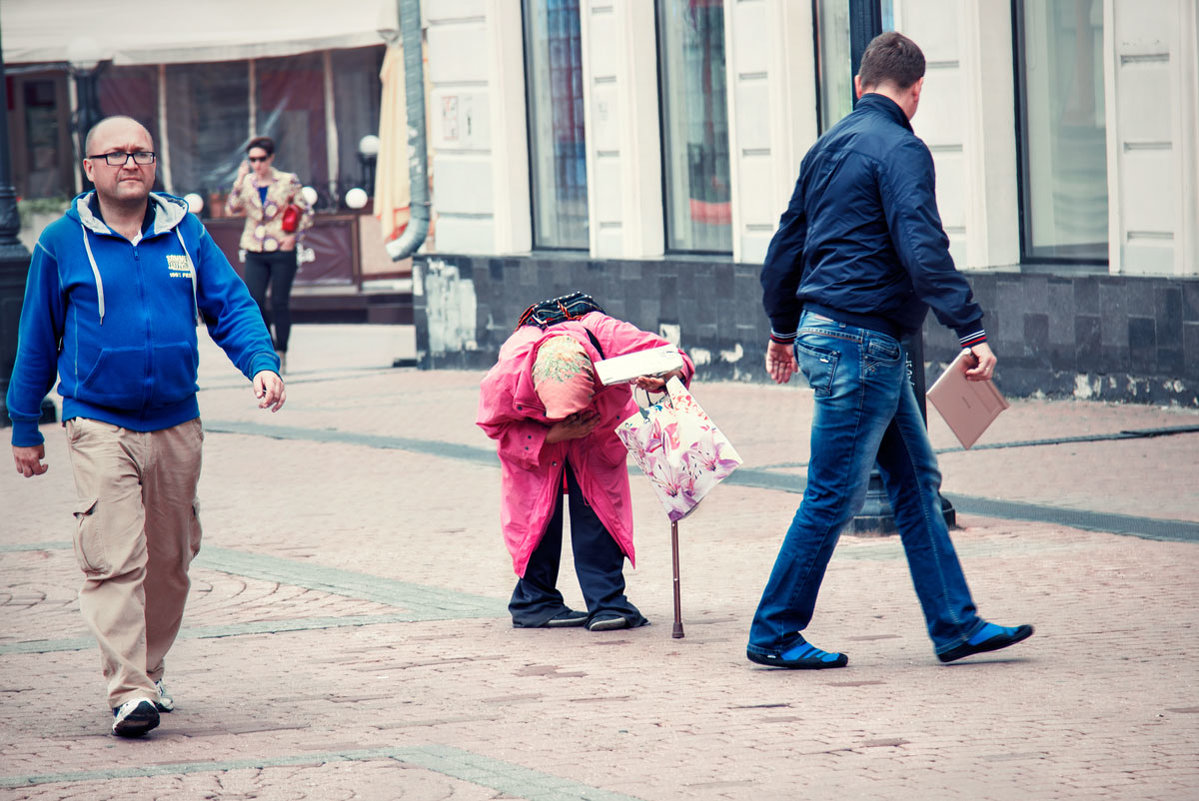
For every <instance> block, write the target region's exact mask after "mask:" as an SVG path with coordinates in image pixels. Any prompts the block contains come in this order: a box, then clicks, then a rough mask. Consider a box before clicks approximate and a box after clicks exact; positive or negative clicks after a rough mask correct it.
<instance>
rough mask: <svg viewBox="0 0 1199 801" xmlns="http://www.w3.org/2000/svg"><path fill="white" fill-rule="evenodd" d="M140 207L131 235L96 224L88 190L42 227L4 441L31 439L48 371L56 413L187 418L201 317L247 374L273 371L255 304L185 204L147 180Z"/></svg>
mask: <svg viewBox="0 0 1199 801" xmlns="http://www.w3.org/2000/svg"><path fill="white" fill-rule="evenodd" d="M147 218H148V220H149V224H148V226H147V227H145V228H144V229H143V234H142V238H141V240H140V241H139V242H138V243H137V244H136V245H135V244H133V243H131V242H130V241H129V240H128V239H126V238H125V237H123V236H121V235H120V234H118V233H116V232H114V231H113V230H112V229H110V228H109V227H108V226H107V225H105V223H104V221H103V220H102V219H101V218H100V215H99V205H98V202H97V201H96V198H95V193H94V192H88V193H85V194H82V195H80V196H78V197H76V198H75V200H74V201H73V202H72V203H71V208H70V209H69V210H68V211H67V213H66V214H65V215H64V216H63V217H62V218H60V219H58V220H56V221H55V222H53V223H51V224H50V225H49V226H47V227H46V229H45V230H44V231H43V232H42V235H41V237H40V238H39V239H38V242H37V245H36V246H35V247H34V251H33V258H32V260H31V261H30V264H29V278H28V281H27V283H26V285H25V302H24V306H23V307H22V309H21V327H20V337H19V341H18V344H17V358H16V363H15V365H14V366H13V373H12V379H11V380H10V382H9V385H8V397H7V400H8V415H9V417H10V418H12V423H13V429H12V444H13V445H15V446H21V447H29V446H35V445H39V444H41V443H42V441H43V437H42V434H41V432H40V431H38V427H37V424H38V419H39V417H40V413H41V409H40V406H41V402H42V399H43V398H44V397H45V396H46V394H47V393H48V392H49V391H50V389H51V387H52V386H53V385H54V377H55V374H56V373H57V375H58V376H59V377H60V379H61V380H60V382H59V385H58V392H59V394H60V395H62V398H63V403H62V411H63V414H62V417H63V420H64V421H65V420H70V419H71V418H74V417H86V418H90V419H93V420H101V421H104V422H106V423H111V424H113V425H116V426H121V427H122V428H128V429H131V430H134V431H159V430H161V429H164V428H170V427H171V426H175V425H178V424H179V423H183V422H186V421H188V420H192V419H195V418H196V417H198V416H199V414H200V408H199V404H198V403H197V401H196V391H197V385H196V368H197V365H198V364H199V360H200V354H199V349H198V348H197V344H196V326H197V323H198V322H199V321H201V320H202V321H203V322H205V323H206V324H207V326H208V331H209V334H211V336H212V338H213V340H214V341H215V342H216V343H217V344H218V345H220V346H221V348H222V349H224V351H225V353H227V354H228V355H229V358H230V359H231V360H232V361H233V363H234V364H235V365H236V366H237V369H239V370H241V372H242V373H243V374H245V376H246V377H247V378H253V376H254V375H255V374H256V373H258V372H259V371H262V370H272V371H275V372H278V370H279V358H278V357H277V356H276V355H275V352H274V348H273V347H272V344H271V338H270V334H269V333H268V332H267V329H266V325H265V324H264V323H263V321H262V315H261V313H260V312H259V311H258V306H257V305H255V303H254V300H253V299H252V298H251V297H250V293H249V291H248V290H247V289H246V285H245V284H244V283H243V282H242V280H241V278H240V277H238V275H237V273H236V272H234V270H233V267H231V266H230V264H229V261H228V260H227V259H226V258H225V256H224V254H223V253H222V252H221V250H220V249H219V248H218V247H217V246H216V243H215V242H213V241H212V237H210V236H209V235H208V231H207V230H206V229H205V228H204V225H203V224H202V223H201V222H200V220H199V219H198V218H197V217H196V216H195V215H193V214H189V213H188V211H187V204H186V203H185V202H184V201H183V200H182V199H180V198H177V197H174V196H172V195H167V194H161V193H157V192H152V193H150V197H149V208H148V211H147Z"/></svg>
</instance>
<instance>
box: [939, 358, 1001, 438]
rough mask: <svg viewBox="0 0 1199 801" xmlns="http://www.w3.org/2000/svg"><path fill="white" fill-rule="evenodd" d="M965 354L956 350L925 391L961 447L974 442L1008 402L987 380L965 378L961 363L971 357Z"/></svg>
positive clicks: (963, 365) (963, 363)
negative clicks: (943, 370)
mask: <svg viewBox="0 0 1199 801" xmlns="http://www.w3.org/2000/svg"><path fill="white" fill-rule="evenodd" d="M969 354H970V351H967V350H964V351H962V352H961V353H959V354H958V357H957V358H956V359H954V360H953V361H952V362H951V363H950V365H949V366H948V367H947V368H945V372H944V373H942V374H941V377H940V378H938V379H937V380H936V382H935V383H934V384H933V385H932V386H931V387H929V389H928V392H926V393H925V397H926V398H928V400H929V401H931V402H932V404H933V406H935V407H937V411H938V412H940V413H941V417H943V418H944V419H945V422H946V423H947V424H948V425H949V428H950V430H952V431H953V433H954V436H956V437H957V438H958V441H959V442H961V443H962V447H963V448H969V447H970V446H971V445H973V444H974V443H975V442H978V438H979V437H980V436H982V433H983V432H984V431H986V430H987V427H988V426H990V425H991V422H992V421H993V420H994V419H995V418H996V417H998V416H999V414H1000V412H1002V411H1003V410H1004V409H1006V408H1008V406H1009V405H1010V404H1008V402H1007V400H1006V399H1005V398H1004V397H1003V395H1001V394H1000V392H999V390H998V389H996V388H995V384H994V383H992V382H991V381H989V380H987V381H969V380H967V378H966V373H965V369H966V366H965V363H966V360H967V359H969V358H971V357H970V355H969Z"/></svg>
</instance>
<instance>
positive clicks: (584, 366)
mask: <svg viewBox="0 0 1199 801" xmlns="http://www.w3.org/2000/svg"><path fill="white" fill-rule="evenodd" d="M533 388H534V389H535V390H536V391H537V397H539V398H541V402H542V403H544V404H545V416H546V417H547V418H548V419H550V420H563V419H565V418H567V417H569V416H570V415H572V414H574V413H575V412H581V411H582V410H584V409H586V408H587V407H588V406H590V405H591V398H592V396H594V395H595V371H594V369H593V368H592V366H591V359H590V358H588V356H587V351H585V350H583V346H582V345H580V344H579V342H578V341H577V340H575V339H573V338H571V337H568V336H556V337H551V338H549V339H547V340H546V341H545V342H543V343H541V347H540V348H539V349H538V351H537V360H536V361H535V362H533Z"/></svg>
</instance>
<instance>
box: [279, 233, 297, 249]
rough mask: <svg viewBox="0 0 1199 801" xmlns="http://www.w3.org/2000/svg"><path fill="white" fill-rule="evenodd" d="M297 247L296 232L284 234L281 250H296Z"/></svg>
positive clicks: (280, 241)
mask: <svg viewBox="0 0 1199 801" xmlns="http://www.w3.org/2000/svg"><path fill="white" fill-rule="evenodd" d="M295 249H296V235H295V234H284V235H283V238H282V239H280V240H279V250H295Z"/></svg>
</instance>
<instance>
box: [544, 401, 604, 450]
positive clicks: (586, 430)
mask: <svg viewBox="0 0 1199 801" xmlns="http://www.w3.org/2000/svg"><path fill="white" fill-rule="evenodd" d="M599 420H600V417H599V412H597V411H595V410H594V409H584V410H583V411H581V412H575V413H574V414H572V415H571V416H570V417H567V418H566V419H565V420H559V421H558V422H556V423H554V424H553V425H551V426H550V431H549V433H548V434H546V435H545V441H546V443H548V444H550V445H552V444H554V443H555V442H564V441H565V440H568V439H582V438H583V437H585V436H587V435H588V434H590V433H591V432H592V431H594V430H595V427H596V426H597V425H599Z"/></svg>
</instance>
